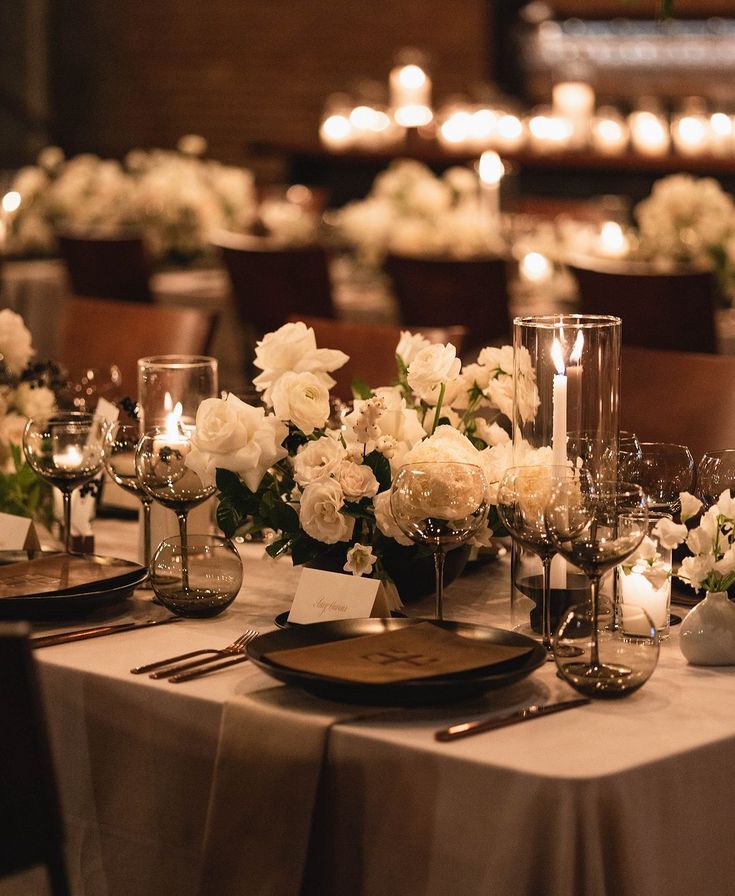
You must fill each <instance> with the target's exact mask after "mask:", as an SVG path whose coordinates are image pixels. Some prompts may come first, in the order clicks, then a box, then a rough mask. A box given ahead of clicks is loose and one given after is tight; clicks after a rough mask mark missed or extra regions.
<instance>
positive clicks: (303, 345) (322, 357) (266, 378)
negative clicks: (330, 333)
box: [253, 321, 349, 404]
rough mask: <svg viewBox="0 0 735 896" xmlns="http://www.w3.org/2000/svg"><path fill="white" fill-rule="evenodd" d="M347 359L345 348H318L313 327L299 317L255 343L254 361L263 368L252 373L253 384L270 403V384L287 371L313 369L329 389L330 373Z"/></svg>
mask: <svg viewBox="0 0 735 896" xmlns="http://www.w3.org/2000/svg"><path fill="white" fill-rule="evenodd" d="M348 360H349V358H348V356H347V355H346V354H345V353H344V352H340V351H336V350H333V349H328V348H321V349H318V348H317V347H316V337H315V335H314V330H313V329H312V328H311V327H307V326H306V324H304V323H303V322H302V321H299V322H298V323H288V324H284V325H283V326H282V327H280V328H279V329H278V330H275V331H274V332H273V333H268V334H266V335H265V336H264V337H263V339H261V340H260V342H258V343H257V345H256V348H255V361H254V362H253V363H254V364H255V366H256V367H257V368H259V369H260V370H262V371H263V372H262V373H260V374H258V376H257V377H255V379H254V380H253V385H254V386H255V388H256V389H258V391H260V392H262V393H263V401H265V402H266V403H267V404H272V403H273V402H272V398H271V396H272V392H273V388H274V386H275V385H276V383H277V382H278V380H279V379H280V378H281V377H282V376H283V375H284V374H286V373H313V374H314V376H316V377H317V379H318V380H319V381H320V382H321V383H322V385H323V386H325V387H326V388H327V389H331V388H332V386H333V385H334V380H333V379H332V377H331V376H329V373H330V372H331V371H333V370H337V369H338V368H340V367H342V366H343V365H344V364H346V363H347V361H348Z"/></svg>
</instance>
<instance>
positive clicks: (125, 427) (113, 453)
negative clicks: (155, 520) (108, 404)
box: [102, 421, 153, 587]
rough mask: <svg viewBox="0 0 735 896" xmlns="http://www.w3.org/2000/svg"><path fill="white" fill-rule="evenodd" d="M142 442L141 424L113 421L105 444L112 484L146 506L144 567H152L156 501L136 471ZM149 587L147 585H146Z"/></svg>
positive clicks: (144, 512) (104, 453) (105, 460)
mask: <svg viewBox="0 0 735 896" xmlns="http://www.w3.org/2000/svg"><path fill="white" fill-rule="evenodd" d="M139 441H140V425H139V424H138V423H137V422H135V423H132V422H130V423H122V422H117V421H114V422H112V423H110V424H108V426H107V428H106V429H105V435H104V438H103V441H102V448H103V459H104V464H105V469H106V470H107V472H108V473H109V475H110V478H111V479H112V481H113V482H114V483H115V484H116V485H119V486H120V488H122V489H124V490H125V491H126V492H129V493H130V494H131V495H135V497H136V498H137V499H138V500H139V501H140V503H141V505H142V507H143V565H144V566H145V567H146V569H150V565H151V505H152V504H153V498H152V497H151V496H150V494H149V493H148V492H147V491H146V490H145V489H144V488H143V486H142V485H141V484H140V480H139V479H138V474H137V472H136V469H135V449H136V448H137V445H138V442H139ZM141 587H150V585H148V584H147V583H146V585H145V586H141Z"/></svg>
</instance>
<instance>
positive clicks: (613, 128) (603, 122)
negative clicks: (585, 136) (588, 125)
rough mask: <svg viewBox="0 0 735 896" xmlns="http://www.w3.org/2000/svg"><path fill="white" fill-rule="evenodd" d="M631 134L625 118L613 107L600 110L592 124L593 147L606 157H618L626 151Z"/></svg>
mask: <svg viewBox="0 0 735 896" xmlns="http://www.w3.org/2000/svg"><path fill="white" fill-rule="evenodd" d="M629 137H630V133H629V131H628V125H627V124H626V123H625V120H624V118H623V116H622V115H621V114H620V113H619V112H618V111H617V109H613V108H612V107H609V106H608V107H603V108H601V109H599V110H598V113H597V115H596V117H595V119H594V120H593V122H592V145H593V146H594V148H595V149H596V150H597V152H600V153H603V154H604V155H617V154H618V153H622V152H624V151H625V148H626V146H627V145H628V139H629Z"/></svg>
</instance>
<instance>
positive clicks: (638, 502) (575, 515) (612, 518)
mask: <svg viewBox="0 0 735 896" xmlns="http://www.w3.org/2000/svg"><path fill="white" fill-rule="evenodd" d="M647 523H648V500H647V498H646V495H645V493H644V491H643V489H642V488H641V487H640V486H639V485H635V484H633V483H629V482H618V481H615V480H598V481H595V482H594V483H592V485H591V487H588V483H585V482H584V481H579V480H576V479H574V480H564V481H562V482H560V483H557V484H555V486H554V488H553V489H552V491H551V496H550V498H549V501H548V503H547V505H546V512H545V524H546V529H547V532H548V534H549V537H550V538H551V540H552V542H553V543H554V544H555V545H556V547H557V550H558V551H559V553H560V554H561V555H562V556H563V557H565V558H566V559H567V560H569V562H570V563H573V564H574V565H575V566H578V567H579V568H580V569H581V570H582V571H583V572H584V573H585V574H586V575H587V577H588V578H589V580H590V593H591V608H590V609H591V613H590V625H591V639H592V643H591V649H590V657H589V660H587V659H580V660H578V661H570V662H568V663H565V664H564V668H563V669H562V667H561V666H560V671H562V674H568V676H569V677H570V679H571V678H574V680H575V681H577V682H582V684H583V686H584V687H586V688H587V689H589V690H590V691H592V692H593V693H597V692H604V691H605V690H610V689H613V688H617V687H618V683H619V681H620V679H621V676H623V677H624V676H625V669H624V668H622V667H621V666H618V665H615V664H611V663H606V662H603V661H601V660H600V652H599V633H598V629H599V609H600V602H599V592H600V579H601V578H602V576H603V575H604V573H606V572H607V571H608V570H610V569H612V568H613V567H615V566H616V565H617V564H618V563H621V562H622V561H623V560H625V558H626V557H629V556H630V555H631V554H632V553H633V552H634V551H635V549H636V548H637V547H638V545H639V544H640V543H641V541H642V540H643V537H644V535H645V534H646V527H647ZM575 686H576V685H575Z"/></svg>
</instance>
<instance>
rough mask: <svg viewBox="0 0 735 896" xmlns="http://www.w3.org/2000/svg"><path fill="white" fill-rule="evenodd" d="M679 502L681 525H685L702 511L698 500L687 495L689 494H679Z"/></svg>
mask: <svg viewBox="0 0 735 896" xmlns="http://www.w3.org/2000/svg"><path fill="white" fill-rule="evenodd" d="M679 500H680V501H681V521H682V523H685V522H686V521H687V520H690V519H691V518H692V517H693V516H696V515H697V514H698V513H699V511H700V510H701V509H702V502H701V501H700V500H699V498H695V497H694V495H691V494H689V492H681V494H680V495H679Z"/></svg>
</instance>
